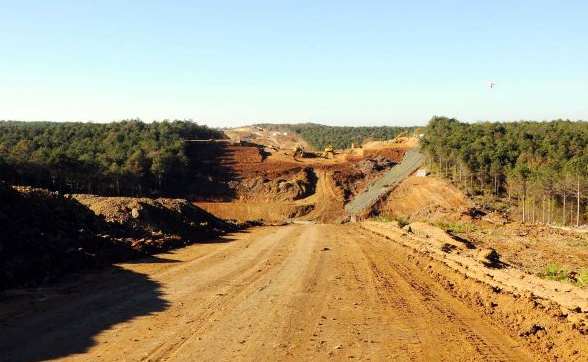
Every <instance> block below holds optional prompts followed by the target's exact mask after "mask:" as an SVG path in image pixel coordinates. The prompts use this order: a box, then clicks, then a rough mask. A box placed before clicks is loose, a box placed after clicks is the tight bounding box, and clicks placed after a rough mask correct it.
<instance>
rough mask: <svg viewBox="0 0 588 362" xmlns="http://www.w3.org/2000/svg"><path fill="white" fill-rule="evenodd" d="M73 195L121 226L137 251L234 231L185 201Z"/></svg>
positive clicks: (111, 222) (204, 238)
mask: <svg viewBox="0 0 588 362" xmlns="http://www.w3.org/2000/svg"><path fill="white" fill-rule="evenodd" d="M73 197H74V199H75V200H77V201H79V202H80V203H81V204H83V205H84V206H86V207H87V208H88V209H90V210H92V211H93V212H94V213H95V214H96V215H98V216H100V217H103V218H104V219H105V220H106V221H107V222H109V223H110V224H114V225H117V226H120V227H122V228H123V229H124V230H125V232H126V234H125V237H126V240H127V241H130V242H131V245H132V246H133V247H134V248H136V249H138V250H140V251H145V252H150V253H152V252H155V251H159V250H165V249H169V248H173V247H179V246H183V245H187V244H192V243H196V242H202V241H205V240H206V239H209V238H211V237H215V236H218V235H221V234H223V233H225V232H226V231H230V230H236V226H235V225H233V224H229V223H227V222H225V221H223V220H221V219H218V218H215V217H213V216H212V215H210V214H209V213H207V212H206V211H204V210H202V209H201V208H199V207H197V206H194V205H192V204H191V203H189V202H187V201H186V200H181V199H166V198H159V199H149V198H128V197H101V196H94V195H73ZM129 238H130V239H129Z"/></svg>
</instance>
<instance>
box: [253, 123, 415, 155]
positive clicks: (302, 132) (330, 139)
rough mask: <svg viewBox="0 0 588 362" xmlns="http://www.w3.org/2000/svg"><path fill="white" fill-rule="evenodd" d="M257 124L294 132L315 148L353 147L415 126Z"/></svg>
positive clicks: (394, 134)
mask: <svg viewBox="0 0 588 362" xmlns="http://www.w3.org/2000/svg"><path fill="white" fill-rule="evenodd" d="M256 126H258V127H261V128H264V129H267V130H270V131H280V132H294V133H296V134H298V135H299V136H301V137H302V138H303V139H304V140H305V141H306V142H307V143H308V144H309V145H310V146H311V147H313V148H314V149H315V150H321V149H324V148H325V147H327V146H328V145H332V146H333V147H335V149H344V148H349V147H351V143H357V144H360V145H361V144H363V143H364V142H367V141H372V140H378V141H381V140H389V139H392V138H394V137H396V136H398V135H399V134H400V133H402V132H412V131H413V130H414V127H392V126H380V127H337V126H324V125H321V124H315V123H300V124H269V123H264V124H257V125H256Z"/></svg>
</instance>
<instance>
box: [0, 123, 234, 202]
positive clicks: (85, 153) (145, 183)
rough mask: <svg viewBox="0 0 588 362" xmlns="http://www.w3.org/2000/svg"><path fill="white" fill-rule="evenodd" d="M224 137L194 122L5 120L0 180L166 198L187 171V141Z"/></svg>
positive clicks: (65, 189) (64, 189)
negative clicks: (185, 144)
mask: <svg viewBox="0 0 588 362" xmlns="http://www.w3.org/2000/svg"><path fill="white" fill-rule="evenodd" d="M220 138H224V133H223V132H221V131H218V130H214V129H210V128H208V127H206V126H200V125H198V124H196V123H194V122H191V121H163V122H153V123H144V122H141V121H140V120H126V121H122V122H113V123H70V122H61V123H56V122H16V121H0V179H2V180H4V181H7V182H8V183H10V184H16V185H31V186H37V187H44V188H48V189H51V190H56V191H61V192H68V193H94V194H100V195H129V196H137V195H158V196H159V195H166V194H169V193H170V192H171V191H173V190H174V188H177V187H178V182H180V180H181V179H182V176H184V175H185V174H186V173H187V171H188V170H187V161H188V160H187V158H186V155H185V151H184V140H198V139H220Z"/></svg>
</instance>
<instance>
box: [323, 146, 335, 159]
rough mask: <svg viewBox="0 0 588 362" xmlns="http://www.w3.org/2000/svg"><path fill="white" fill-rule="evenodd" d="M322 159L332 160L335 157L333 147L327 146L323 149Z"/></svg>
mask: <svg viewBox="0 0 588 362" xmlns="http://www.w3.org/2000/svg"><path fill="white" fill-rule="evenodd" d="M323 157H324V158H334V157H335V150H333V146H331V145H328V146H327V147H325V153H323Z"/></svg>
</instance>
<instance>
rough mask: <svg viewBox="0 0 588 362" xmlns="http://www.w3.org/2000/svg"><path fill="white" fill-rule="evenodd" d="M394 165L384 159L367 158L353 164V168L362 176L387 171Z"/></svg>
mask: <svg viewBox="0 0 588 362" xmlns="http://www.w3.org/2000/svg"><path fill="white" fill-rule="evenodd" d="M394 165H395V163H394V162H392V161H390V160H389V159H387V158H385V157H381V156H378V157H376V158H368V159H365V160H361V161H359V162H358V163H356V164H355V168H356V169H357V170H358V171H359V172H361V173H362V174H364V175H369V174H371V173H374V172H378V171H383V170H387V169H389V168H390V167H392V166H394Z"/></svg>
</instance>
